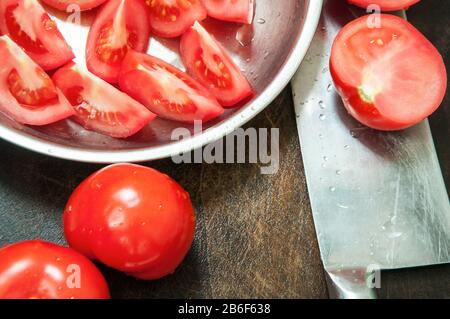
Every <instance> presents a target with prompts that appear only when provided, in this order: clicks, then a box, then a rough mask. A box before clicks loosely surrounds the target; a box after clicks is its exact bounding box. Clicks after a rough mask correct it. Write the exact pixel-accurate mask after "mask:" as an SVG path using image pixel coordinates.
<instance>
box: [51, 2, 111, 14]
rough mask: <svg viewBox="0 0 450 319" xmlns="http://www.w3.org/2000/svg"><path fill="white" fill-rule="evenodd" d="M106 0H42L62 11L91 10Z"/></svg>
mask: <svg viewBox="0 0 450 319" xmlns="http://www.w3.org/2000/svg"><path fill="white" fill-rule="evenodd" d="M105 1H107V0H42V2H45V3H46V4H48V5H49V6H51V7H53V8H56V9H58V10H62V11H72V10H75V9H78V8H79V10H80V11H85V10H90V9H93V8H95V7H98V6H99V5H101V4H102V3H103V2H105ZM75 6H77V7H78V8H76V7H75Z"/></svg>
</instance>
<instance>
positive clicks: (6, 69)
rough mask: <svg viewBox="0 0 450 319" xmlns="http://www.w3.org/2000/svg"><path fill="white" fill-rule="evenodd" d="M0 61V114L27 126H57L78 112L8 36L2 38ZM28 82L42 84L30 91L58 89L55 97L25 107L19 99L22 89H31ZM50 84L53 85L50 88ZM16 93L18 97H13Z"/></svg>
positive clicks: (0, 40)
mask: <svg viewBox="0 0 450 319" xmlns="http://www.w3.org/2000/svg"><path fill="white" fill-rule="evenodd" d="M0 61H2V68H1V69H0V111H2V112H3V113H5V114H6V115H8V116H9V117H11V118H12V119H14V120H15V121H17V122H19V123H22V124H28V125H46V124H50V123H54V122H57V121H60V120H63V119H65V118H67V117H70V116H72V115H73V114H74V113H75V112H74V110H73V108H72V106H71V105H70V103H69V102H68V101H67V99H66V98H65V96H64V95H63V94H62V93H61V91H60V90H59V89H57V88H54V85H53V83H52V81H51V79H50V78H49V77H48V76H47V75H46V74H45V72H44V71H43V70H42V69H41V68H40V67H39V66H38V65H37V64H36V63H35V62H34V61H33V60H31V58H30V57H28V56H27V55H26V54H25V53H24V52H23V50H22V49H21V48H19V47H18V46H17V44H15V43H14V42H13V41H12V40H11V39H10V38H9V37H8V36H1V37H0ZM17 71H19V72H17ZM12 75H14V79H15V80H16V81H15V83H11V80H12V77H11V76H12ZM22 76H24V77H26V78H23V77H22ZM17 81H19V82H17ZM28 82H31V83H36V82H40V84H41V85H42V87H41V88H40V89H38V90H37V91H34V90H31V91H33V92H42V90H43V89H49V90H50V91H53V90H55V91H54V93H53V94H55V95H56V96H55V97H54V98H51V99H50V100H49V101H48V103H45V104H42V105H33V106H31V105H24V104H22V103H21V102H20V101H19V100H18V99H19V98H20V96H19V94H20V93H23V92H24V91H23V90H28V88H27V83H28ZM19 83H20V84H19ZM17 84H19V85H20V87H19V88H17V86H16V85H17ZM48 85H51V88H49V87H48ZM14 94H16V95H17V96H14ZM30 96H31V95H30Z"/></svg>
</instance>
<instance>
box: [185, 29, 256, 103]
mask: <svg viewBox="0 0 450 319" xmlns="http://www.w3.org/2000/svg"><path fill="white" fill-rule="evenodd" d="M180 53H181V58H182V59H183V62H184V64H185V65H186V69H187V70H188V73H189V74H190V75H192V76H193V77H194V78H195V79H197V80H198V81H199V82H200V83H202V84H203V85H204V86H206V87H207V88H208V89H209V91H210V92H211V93H212V94H213V95H214V96H215V97H216V98H217V100H218V101H219V103H220V104H221V105H222V106H224V107H231V106H234V105H236V104H237V103H238V102H240V101H242V100H244V99H246V98H248V97H250V96H252V95H253V89H252V88H251V86H250V84H249V83H248V81H247V79H246V78H245V76H244V75H243V74H242V73H241V70H240V69H239V67H238V66H237V65H236V64H235V63H234V62H233V60H232V59H231V57H230V56H229V55H228V53H227V52H226V51H225V49H224V48H223V47H222V46H221V45H220V44H219V42H217V41H216V40H215V39H214V38H213V37H212V36H211V35H210V34H209V33H208V32H207V31H206V30H205V29H204V28H203V27H202V26H201V25H200V23H198V22H196V23H195V24H194V26H192V27H191V28H189V30H188V31H186V33H185V34H184V35H183V37H182V38H181V44H180Z"/></svg>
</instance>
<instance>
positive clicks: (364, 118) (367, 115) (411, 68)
mask: <svg viewBox="0 0 450 319" xmlns="http://www.w3.org/2000/svg"><path fill="white" fill-rule="evenodd" d="M367 19H370V16H365V17H361V18H359V19H357V20H355V21H352V22H350V23H349V24H348V25H346V26H345V27H344V28H343V29H342V30H341V32H340V33H339V34H338V36H337V37H336V39H335V42H334V44H333V47H332V52H331V59H330V70H331V75H332V77H333V80H334V82H335V85H336V87H337V89H338V92H339V93H340V95H341V96H342V98H343V101H344V105H345V106H346V108H347V110H348V111H349V112H350V114H351V115H353V116H354V117H355V118H356V119H357V120H359V121H360V122H361V123H363V124H365V125H367V126H369V127H372V128H375V129H380V130H399V129H403V128H407V127H410V126H412V125H414V124H416V123H418V122H420V121H421V120H423V119H425V118H426V117H428V116H429V115H430V114H432V113H433V112H434V111H435V110H436V109H437V108H438V107H439V105H440V103H441V102H442V100H443V98H444V95H445V91H446V87H447V73H446V69H445V64H444V62H443V60H442V57H441V55H440V54H439V52H438V51H437V50H436V48H435V47H434V46H433V45H432V44H431V43H430V42H429V41H428V40H427V39H426V38H425V37H424V36H423V35H422V34H421V33H420V32H419V31H418V30H417V29H415V28H414V27H413V26H412V25H411V24H409V23H408V22H406V21H405V20H403V19H401V18H398V17H396V16H393V15H389V14H382V15H381V16H380V21H381V26H380V27H379V28H378V27H377V28H370V27H369V26H370V23H368V21H367Z"/></svg>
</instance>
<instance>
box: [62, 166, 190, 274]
mask: <svg viewBox="0 0 450 319" xmlns="http://www.w3.org/2000/svg"><path fill="white" fill-rule="evenodd" d="M194 229H195V215H194V209H193V207H192V203H191V200H190V198H189V194H188V193H187V192H186V191H185V190H184V189H183V188H182V187H181V186H180V185H178V184H177V183H176V182H175V181H174V180H173V179H171V178H170V177H169V176H167V175H164V174H162V173H160V172H158V171H156V170H154V169H151V168H148V167H144V166H139V165H133V164H115V165H111V166H108V167H105V168H103V169H101V170H100V171H98V172H96V173H94V174H93V175H91V176H90V177H88V178H87V179H86V180H84V181H83V182H82V183H81V184H80V185H79V186H78V187H77V189H76V190H75V191H74V192H73V194H72V196H71V197H70V199H69V202H68V203H67V206H66V209H65V212H64V232H65V235H66V239H67V241H68V242H69V244H70V246H71V247H73V248H75V249H76V250H78V251H80V252H81V253H83V254H85V255H86V256H89V257H90V258H93V259H96V260H99V261H101V262H102V263H104V264H106V265H108V266H110V267H112V268H115V269H118V270H121V271H124V272H126V273H128V274H130V275H132V276H134V277H137V278H140V279H158V278H161V277H163V276H166V275H168V274H170V273H172V272H174V270H175V269H176V267H177V266H178V265H179V264H180V263H181V261H182V260H183V259H184V257H185V256H186V254H187V252H188V250H189V248H190V247H191V244H192V240H193V237H194Z"/></svg>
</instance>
